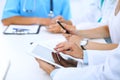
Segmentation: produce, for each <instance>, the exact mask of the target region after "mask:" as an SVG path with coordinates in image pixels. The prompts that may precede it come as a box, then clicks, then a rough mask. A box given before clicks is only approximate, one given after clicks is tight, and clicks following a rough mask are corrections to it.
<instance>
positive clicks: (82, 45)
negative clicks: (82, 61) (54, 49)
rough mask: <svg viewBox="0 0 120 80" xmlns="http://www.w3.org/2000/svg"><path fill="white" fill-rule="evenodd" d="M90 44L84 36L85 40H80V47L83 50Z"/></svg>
mask: <svg viewBox="0 0 120 80" xmlns="http://www.w3.org/2000/svg"><path fill="white" fill-rule="evenodd" d="M87 45H88V39H87V38H84V39H83V40H81V41H80V47H81V48H82V50H86V46H87Z"/></svg>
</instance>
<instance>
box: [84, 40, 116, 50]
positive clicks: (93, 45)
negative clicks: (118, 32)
mask: <svg viewBox="0 0 120 80" xmlns="http://www.w3.org/2000/svg"><path fill="white" fill-rule="evenodd" d="M117 46H118V44H105V43H97V42H91V41H88V44H87V45H86V46H85V49H88V50H112V49H115V48H117Z"/></svg>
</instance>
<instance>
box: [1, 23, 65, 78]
mask: <svg viewBox="0 0 120 80" xmlns="http://www.w3.org/2000/svg"><path fill="white" fill-rule="evenodd" d="M1 26H2V25H0V39H1V40H0V42H1V43H2V44H3V45H0V53H1V54H0V56H1V55H2V54H6V57H9V59H10V67H9V70H8V72H7V76H6V79H5V80H51V79H50V77H49V76H48V75H47V74H46V73H45V72H44V71H43V70H42V69H40V68H39V66H38V64H37V62H36V61H35V59H34V58H33V57H32V56H30V55H29V53H28V52H29V50H30V43H31V42H34V43H39V44H44V43H45V42H47V45H48V46H49V45H51V44H52V47H54V46H55V45H56V44H57V43H58V42H59V41H64V40H65V39H64V37H63V36H62V35H61V34H52V33H49V32H47V31H46V29H45V28H44V27H43V28H42V29H41V31H40V33H39V34H38V35H3V34H2V32H3V30H4V27H3V26H2V27H1ZM53 43H54V45H53ZM45 45H46V44H45Z"/></svg>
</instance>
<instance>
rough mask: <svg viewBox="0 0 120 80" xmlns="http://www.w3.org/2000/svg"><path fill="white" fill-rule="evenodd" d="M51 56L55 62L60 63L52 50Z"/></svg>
mask: <svg viewBox="0 0 120 80" xmlns="http://www.w3.org/2000/svg"><path fill="white" fill-rule="evenodd" d="M52 57H53V59H54V61H55V63H57V64H60V62H59V59H58V56H57V54H56V53H54V52H52ZM60 65H61V64H60Z"/></svg>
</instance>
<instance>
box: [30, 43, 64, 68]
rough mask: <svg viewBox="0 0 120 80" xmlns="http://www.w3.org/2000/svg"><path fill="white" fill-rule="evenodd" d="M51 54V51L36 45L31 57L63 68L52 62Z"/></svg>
mask: <svg viewBox="0 0 120 80" xmlns="http://www.w3.org/2000/svg"><path fill="white" fill-rule="evenodd" d="M52 52H53V50H51V49H49V48H47V47H44V46H42V45H39V44H37V45H36V46H35V47H34V48H33V50H32V55H33V56H34V57H36V58H39V59H42V60H44V61H46V62H48V63H50V64H52V65H54V66H56V67H60V68H63V66H61V65H59V64H57V63H55V62H54V59H53V57H52Z"/></svg>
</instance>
